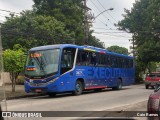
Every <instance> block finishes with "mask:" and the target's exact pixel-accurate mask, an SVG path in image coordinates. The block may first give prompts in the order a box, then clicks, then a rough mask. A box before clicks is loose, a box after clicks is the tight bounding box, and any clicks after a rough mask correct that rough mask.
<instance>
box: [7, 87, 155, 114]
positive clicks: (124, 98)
mask: <svg viewBox="0 0 160 120" xmlns="http://www.w3.org/2000/svg"><path fill="white" fill-rule="evenodd" d="M152 92H153V89H148V90H146V89H145V88H144V85H132V86H127V87H124V88H123V89H122V90H120V91H112V90H110V89H107V90H104V91H102V92H97V93H96V92H85V93H84V94H82V95H80V96H72V95H70V94H63V95H57V97H54V98H50V97H48V96H47V95H46V96H39V97H30V98H21V99H14V100H8V101H7V109H8V111H31V110H32V111H104V110H107V109H113V108H115V107H120V106H125V105H133V104H135V103H138V102H141V101H145V100H147V99H148V96H149V94H150V93H152Z"/></svg>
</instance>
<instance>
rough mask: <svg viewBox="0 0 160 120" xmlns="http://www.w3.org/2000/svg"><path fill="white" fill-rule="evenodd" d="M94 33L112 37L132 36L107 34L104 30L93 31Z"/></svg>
mask: <svg viewBox="0 0 160 120" xmlns="http://www.w3.org/2000/svg"><path fill="white" fill-rule="evenodd" d="M93 33H95V34H103V35H107V36H113V37H123V38H128V39H130V38H132V37H127V36H122V35H113V34H107V33H104V32H93Z"/></svg>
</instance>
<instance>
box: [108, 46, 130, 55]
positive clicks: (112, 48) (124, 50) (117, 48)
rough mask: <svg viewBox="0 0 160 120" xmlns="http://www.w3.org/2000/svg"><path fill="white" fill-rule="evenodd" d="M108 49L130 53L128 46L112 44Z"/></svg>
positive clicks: (125, 53)
mask: <svg viewBox="0 0 160 120" xmlns="http://www.w3.org/2000/svg"><path fill="white" fill-rule="evenodd" d="M107 50H109V51H111V52H116V53H120V54H124V55H128V49H127V48H125V47H119V46H117V45H114V46H110V47H108V48H107Z"/></svg>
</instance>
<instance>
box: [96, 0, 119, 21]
mask: <svg viewBox="0 0 160 120" xmlns="http://www.w3.org/2000/svg"><path fill="white" fill-rule="evenodd" d="M97 1H98V3H99V4H100V5H101V6H102V7H103V8H104V10H106V8H105V7H104V6H103V5H102V3H101V2H100V1H99V0H97ZM107 14H108V15H109V16H110V17H111V18H112V19H113V20H114V21H115V22H116V23H117V22H118V21H117V20H116V19H115V18H113V16H112V15H111V14H110V13H109V12H107Z"/></svg>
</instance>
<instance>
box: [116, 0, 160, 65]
mask: <svg viewBox="0 0 160 120" xmlns="http://www.w3.org/2000/svg"><path fill="white" fill-rule="evenodd" d="M159 8H160V4H159V0H138V1H136V3H135V4H134V5H133V8H132V9H131V11H129V10H125V12H126V14H125V15H123V16H124V19H123V20H122V21H120V22H119V23H118V26H119V27H120V29H121V30H125V31H127V32H130V33H133V40H134V41H135V45H136V46H137V47H136V51H137V54H138V55H137V56H138V57H139V59H141V60H142V61H143V62H145V63H146V64H148V63H149V62H151V61H159V60H160V49H159V48H160V42H159V40H160V32H159V31H160V13H159ZM146 54H147V55H146Z"/></svg>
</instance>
